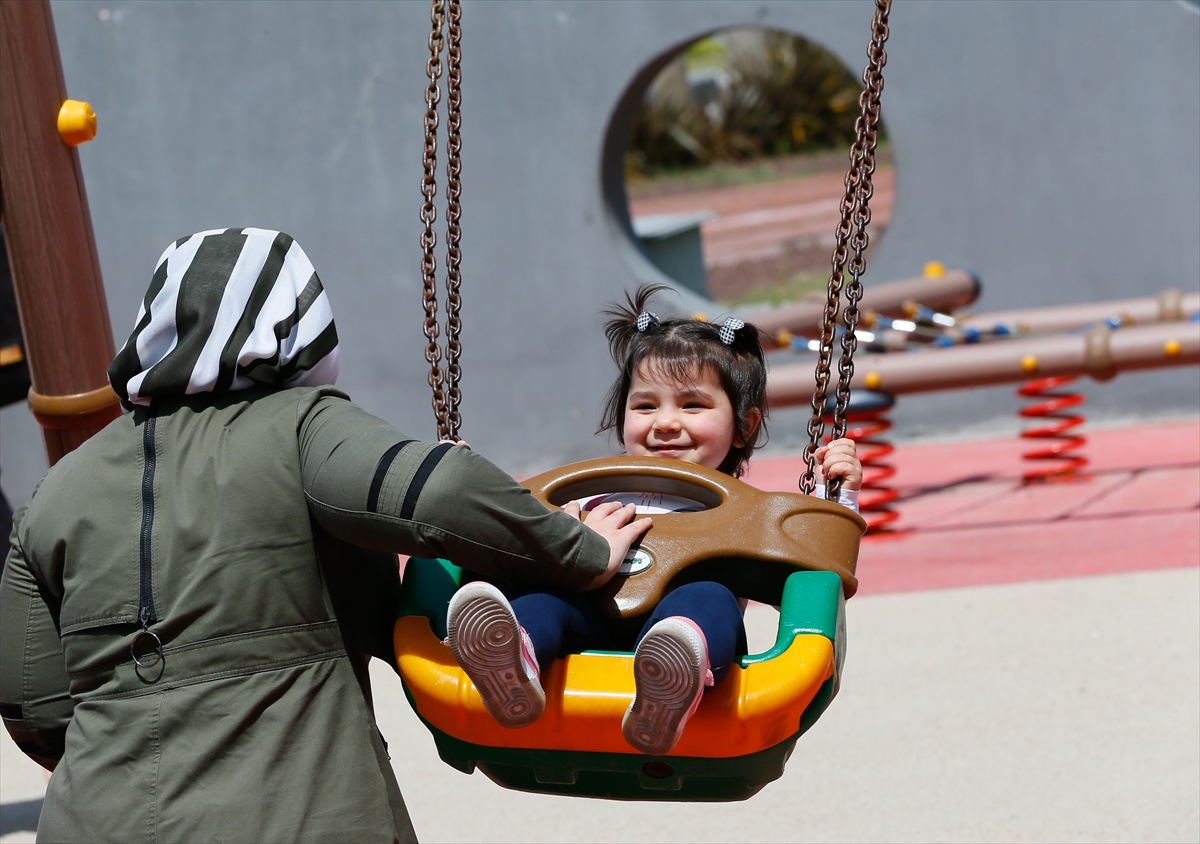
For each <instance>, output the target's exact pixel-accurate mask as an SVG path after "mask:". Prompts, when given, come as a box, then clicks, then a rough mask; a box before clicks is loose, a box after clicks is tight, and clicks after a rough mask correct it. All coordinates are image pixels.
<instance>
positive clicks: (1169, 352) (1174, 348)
mask: <svg viewBox="0 0 1200 844" xmlns="http://www.w3.org/2000/svg"><path fill="white" fill-rule="evenodd" d="M1181 351H1183V346H1182V345H1181V344H1180V342H1179V341H1178V340H1176V339H1174V338H1172V339H1170V340H1168V341H1167V342H1165V343H1163V354H1165V355H1166V356H1167V357H1169V358H1177V357H1179V353H1180V352H1181Z"/></svg>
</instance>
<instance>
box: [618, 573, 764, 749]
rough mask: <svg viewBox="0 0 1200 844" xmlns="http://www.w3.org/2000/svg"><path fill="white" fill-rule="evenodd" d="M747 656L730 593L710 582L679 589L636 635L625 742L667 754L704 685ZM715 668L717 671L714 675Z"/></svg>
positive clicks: (624, 721) (623, 729) (738, 609)
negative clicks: (632, 689) (713, 666)
mask: <svg viewBox="0 0 1200 844" xmlns="http://www.w3.org/2000/svg"><path fill="white" fill-rule="evenodd" d="M745 653H746V630H745V625H744V624H743V623H742V612H741V607H740V606H739V605H738V601H737V599H736V598H735V597H734V596H733V593H732V592H730V591H729V590H728V589H726V588H725V587H724V586H721V585H720V584H719V583H708V582H705V583H690V584H688V585H686V586H681V587H680V588H679V589H676V590H675V591H674V592H672V593H671V594H670V595H668V596H667V597H666V598H664V599H663V600H662V601H660V602H659V604H658V606H657V607H656V608H655V610H654V612H653V613H652V614H651V617H650V618H649V619H648V620H647V621H646V625H645V626H644V627H643V628H642V632H641V634H639V636H638V643H637V650H636V651H635V653H634V657H633V681H634V685H635V688H636V694H635V695H634V697H633V703H631V704H630V705H629V709H628V710H626V712H625V717H624V718H623V719H622V721H621V732H622V733H623V734H624V736H625V740H626V741H628V742H629V744H630V745H632V746H633V747H635V748H637V749H638V750H640V751H642V752H643V753H649V754H652V755H662V754H664V753H668V752H669V751H670V750H671V748H672V747H674V746H675V744H676V743H677V742H678V741H679V737H680V736H681V735H683V728H684V726H685V725H686V724H687V722H688V719H689V718H691V717H692V714H693V713H694V712H695V711H696V707H698V706H699V705H700V700H701V698H703V697H704V691H705V687H706V686H707V685H715V684H716V683H717V682H720V680H721V679H723V678H724V677H725V675H726V674H728V672H729V669H730V668H731V667H732V666H733V661H734V660H735V659H737V658H738V657H739V656H741V655H743V654H745ZM712 665H716V666H717V668H716V669H715V671H712V672H711V673H710V670H709V669H710V666H712ZM710 678H711V679H710Z"/></svg>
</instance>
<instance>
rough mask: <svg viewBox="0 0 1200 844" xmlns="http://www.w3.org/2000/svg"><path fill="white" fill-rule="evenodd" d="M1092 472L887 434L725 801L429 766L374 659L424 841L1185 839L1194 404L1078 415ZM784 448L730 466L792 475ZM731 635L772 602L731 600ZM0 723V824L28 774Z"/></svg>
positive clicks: (768, 616) (1191, 689)
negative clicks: (805, 730) (798, 675)
mask: <svg viewBox="0 0 1200 844" xmlns="http://www.w3.org/2000/svg"><path fill="white" fill-rule="evenodd" d="M1090 437H1091V441H1090V443H1089V454H1090V456H1091V458H1092V466H1091V468H1092V471H1093V474H1094V478H1093V480H1091V481H1086V482H1082V483H1072V484H1057V485H1051V486H1046V487H1021V486H1020V484H1019V483H1018V482H1017V478H1019V476H1020V472H1021V468H1022V467H1021V463H1020V459H1019V452H1020V450H1021V449H1020V444H1019V443H1018V442H1015V441H1012V440H991V441H979V442H960V443H953V444H949V445H913V446H906V447H902V448H900V449H898V451H897V452H896V454H895V456H894V457H895V459H894V461H893V462H894V463H895V465H896V466H897V467H898V470H899V471H898V473H897V476H896V478H895V480H896V483H897V485H898V487H899V488H900V489H901V490H902V492H903V493H904V497H903V499H902V500H901V502H900V504H899V505H898V508H899V510H900V511H901V513H902V514H903V515H902V518H901V520H900V521H899V522H897V525H898V526H899V527H901V528H904V529H905V532H902V533H899V534H897V535H895V536H891V537H880V538H878V539H869V540H868V541H867V542H866V543H865V545H864V547H863V550H862V554H861V557H860V564H859V574H860V576H861V578H862V584H863V585H862V590H861V592H860V594H859V596H858V597H856V598H855V599H854V600H852V601H851V602H850V604H849V607H848V618H849V629H850V651H849V657H848V662H847V673H846V676H845V681H844V685H843V688H842V692H841V694H840V696H839V697H838V699H837V701H836V702H835V703H834V705H833V706H832V707H831V708H830V710H829V712H828V713H826V715H825V716H824V717H823V718H822V719H821V721H820V722H819V723H818V724H817V725H816V726H815V727H814V728H813V729H812V730H811V731H810V732H809V734H808V735H807V736H805V738H804V739H802V740H801V742H800V744H799V745H798V746H797V750H796V753H795V755H794V756H793V757H792V760H791V762H790V763H789V766H788V770H787V773H786V774H785V776H784V778H783V779H781V780H780V781H778V782H776V783H773V784H772V785H771V786H768V787H767V789H765V790H764V791H763V792H762V793H761V794H760V795H758V796H757V797H755V798H754V799H753V800H751V801H750V802H748V803H742V804H724V805H695V804H689V805H679V804H637V805H632V804H620V803H610V802H605V801H590V800H570V799H566V798H556V797H545V796H537V795H526V794H519V793H513V792H507V791H504V790H502V789H500V788H498V787H496V786H494V785H492V784H491V783H490V782H489V781H487V780H486V779H485V778H483V777H482V775H479V774H476V775H474V776H471V777H467V776H464V775H462V774H459V773H458V772H456V771H454V770H452V769H450V768H448V767H446V766H444V765H442V764H441V763H440V762H439V761H438V759H437V757H436V753H435V751H434V749H433V743H432V740H431V739H430V738H429V737H428V735H427V734H426V733H425V732H424V730H423V728H422V727H421V726H420V723H419V722H418V721H417V720H416V718H415V716H414V715H413V714H412V712H411V710H410V709H409V708H408V706H407V704H406V703H405V702H404V700H403V697H402V694H401V692H400V690H399V687H398V684H397V682H396V681H395V679H394V675H391V674H390V672H389V670H388V669H387V668H386V667H385V666H382V665H379V664H377V665H376V667H375V678H376V689H377V696H378V699H379V701H378V706H379V710H380V724H381V728H382V730H383V732H384V734H385V735H386V736H387V738H388V740H389V741H390V742H391V747H392V752H393V761H394V764H395V766H396V771H397V775H398V777H399V779H400V782H401V786H402V788H403V789H404V793H405V795H406V798H407V799H408V801H409V806H410V809H411V811H412V814H413V818H414V821H415V823H416V827H417V830H418V832H419V833H420V835H421V836H422V838H423V840H426V841H562V840H572V841H785V840H786V841H809V840H812V841H866V840H870V841H913V840H922V841H1097V840H1105V841H1197V840H1200V570H1198V568H1197V566H1200V421H1197V420H1191V421H1187V422H1182V423H1172V424H1165V425H1144V426H1140V427H1138V428H1123V429H1109V430H1102V431H1094V432H1091V433H1090ZM795 475H796V460H795V459H794V458H791V459H789V458H775V459H768V458H763V459H760V460H759V461H758V463H757V466H756V468H755V474H754V475H753V476H752V480H754V481H755V482H756V483H758V484H759V485H761V486H764V487H776V488H791V487H792V485H793V484H794V482H795ZM748 624H749V627H750V632H751V644H752V647H753V646H754V645H755V643H756V642H757V643H758V644H759V645H760V646H761V644H762V643H764V642H765V641H767V640H768V639H769V638H770V637H771V635H772V632H773V625H774V613H773V611H771V610H769V609H767V608H763V607H757V606H755V607H752V608H751V611H750V614H749V616H748ZM0 741H2V743H0V795H2V801H3V806H0V841H28V840H32V833H31V832H30V831H29V829H30V828H31V827H32V825H33V820H34V819H35V818H36V812H37V808H38V802H37V801H38V799H39V797H40V795H41V794H42V793H43V792H44V787H45V786H44V783H45V780H44V778H43V776H42V774H41V772H40V770H39V769H37V767H36V766H35V765H33V764H32V763H29V762H28V761H27V760H25V759H24V757H23V756H21V755H20V754H19V752H17V751H16V750H15V748H14V747H13V745H12V743H11V741H10V740H9V739H8V737H7V736H4V737H3V739H2V740H0Z"/></svg>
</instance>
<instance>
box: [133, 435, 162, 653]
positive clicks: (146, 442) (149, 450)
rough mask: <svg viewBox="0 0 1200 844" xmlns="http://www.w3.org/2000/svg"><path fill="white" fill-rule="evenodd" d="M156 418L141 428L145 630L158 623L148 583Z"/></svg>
mask: <svg viewBox="0 0 1200 844" xmlns="http://www.w3.org/2000/svg"><path fill="white" fill-rule="evenodd" d="M157 421H158V420H157V418H156V417H154V416H151V417H149V418H147V419H146V422H145V424H144V425H143V426H142V455H143V458H144V467H143V469H142V537H141V547H140V553H139V558H140V560H139V562H140V565H141V598H140V601H139V603H140V606H139V609H138V621H139V622H140V623H141V625H142V629H143V630H146V629H147V628H148V627H149V626H150V625H151V624H153V623H154V622H156V621H158V616H156V615H155V613H154V594H153V592H152V591H151V582H150V533H151V530H152V528H153V527H154V464H155V461H156V457H157V455H156V454H155V450H154V425H155V422H157Z"/></svg>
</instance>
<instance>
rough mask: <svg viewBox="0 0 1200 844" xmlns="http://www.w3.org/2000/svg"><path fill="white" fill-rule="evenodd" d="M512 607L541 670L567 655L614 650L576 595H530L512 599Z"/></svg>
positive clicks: (600, 625) (609, 638) (607, 634)
mask: <svg viewBox="0 0 1200 844" xmlns="http://www.w3.org/2000/svg"><path fill="white" fill-rule="evenodd" d="M511 594H512V593H510V595H511ZM512 608H513V612H514V613H516V615H517V621H518V622H519V623H520V625H521V627H523V628H524V629H525V632H526V633H527V634H528V635H529V638H530V639H531V640H532V642H533V649H534V652H535V653H536V654H537V663H538V668H539V669H540V670H541V671H545V670H546V669H547V668H549V667H550V663H552V662H553V661H554V660H556V659H561V658H562V657H564V656H566V655H567V654H570V653H578V652H579V651H585V650H589V649H596V650H612V649H613V648H614V643H613V638H612V634H611V633H610V632H609V630H608V628H607V627H606V626H605V625H604V623H603V622H602V621H601V619H600V616H599V615H598V614H597V613H596V611H595V610H594V609H592V607H591V605H590V604H588V603H587V601H585V600H584V599H583V598H582V597H581V596H579V595H575V594H571V593H567V592H530V593H528V594H524V595H520V596H519V597H516V598H513V599H512Z"/></svg>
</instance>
